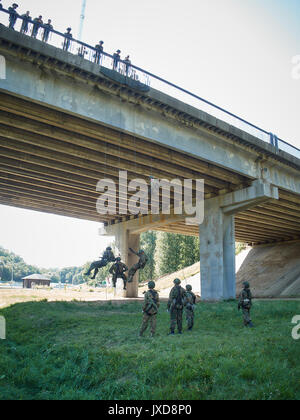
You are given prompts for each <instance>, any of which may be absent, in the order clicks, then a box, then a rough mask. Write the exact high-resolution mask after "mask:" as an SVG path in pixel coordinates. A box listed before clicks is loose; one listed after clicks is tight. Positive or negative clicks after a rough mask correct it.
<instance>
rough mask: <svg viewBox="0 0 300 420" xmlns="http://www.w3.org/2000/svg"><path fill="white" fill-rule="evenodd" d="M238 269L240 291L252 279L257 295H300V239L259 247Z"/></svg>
mask: <svg viewBox="0 0 300 420" xmlns="http://www.w3.org/2000/svg"><path fill="white" fill-rule="evenodd" d="M245 256H246V258H245V259H244V262H243V263H242V265H241V267H240V269H239V271H238V272H237V292H239V291H240V290H241V288H242V283H243V282H244V281H249V282H250V285H251V289H252V291H253V295H254V296H255V297H265V298H267V297H270V298H275V297H283V298H284V297H294V296H300V242H296V243H290V244H282V245H268V246H262V247H255V248H253V249H251V250H250V251H249V252H248V253H247V254H246V255H245Z"/></svg>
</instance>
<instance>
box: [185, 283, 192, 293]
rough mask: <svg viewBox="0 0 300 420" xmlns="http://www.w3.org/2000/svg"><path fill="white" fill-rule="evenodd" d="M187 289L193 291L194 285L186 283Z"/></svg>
mask: <svg viewBox="0 0 300 420" xmlns="http://www.w3.org/2000/svg"><path fill="white" fill-rule="evenodd" d="M186 290H187V291H188V292H191V291H192V290H193V288H192V286H191V285H190V284H187V285H186Z"/></svg>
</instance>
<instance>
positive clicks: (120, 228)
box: [114, 223, 140, 298]
mask: <svg viewBox="0 0 300 420" xmlns="http://www.w3.org/2000/svg"><path fill="white" fill-rule="evenodd" d="M114 234H115V241H116V247H117V249H118V251H119V253H120V255H121V258H122V261H123V262H124V263H125V264H126V265H127V266H128V268H129V269H130V267H132V266H133V265H134V264H135V263H137V262H138V257H137V256H136V255H134V254H132V253H131V252H130V251H129V248H132V249H134V250H135V251H138V250H139V248H140V235H139V234H135V235H133V234H131V233H130V232H129V230H128V229H127V228H126V224H123V223H120V224H118V225H116V229H115V231H114ZM138 279H139V273H136V275H135V276H134V278H133V282H132V283H127V291H126V294H125V295H126V297H128V298H136V297H138V284H139V283H138Z"/></svg>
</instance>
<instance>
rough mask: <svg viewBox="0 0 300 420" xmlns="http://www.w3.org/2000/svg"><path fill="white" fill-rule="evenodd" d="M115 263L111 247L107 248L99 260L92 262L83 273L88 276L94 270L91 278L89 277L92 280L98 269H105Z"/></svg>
mask: <svg viewBox="0 0 300 420" xmlns="http://www.w3.org/2000/svg"><path fill="white" fill-rule="evenodd" d="M115 261H116V258H115V256H114V253H113V252H112V249H111V247H110V246H109V247H107V248H106V250H105V251H104V253H103V255H102V258H101V260H99V261H95V262H93V263H92V264H91V266H90V268H89V269H88V271H87V272H86V273H85V275H86V276H89V275H90V274H91V272H92V271H93V270H95V271H94V275H93V277H91V279H93V280H94V279H95V278H96V276H97V274H98V271H99V269H100V268H103V267H106V266H107V264H108V263H110V262H115Z"/></svg>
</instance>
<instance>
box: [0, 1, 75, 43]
mask: <svg viewBox="0 0 300 420" xmlns="http://www.w3.org/2000/svg"><path fill="white" fill-rule="evenodd" d="M2 7H3V6H2V5H1V3H0V9H2ZM18 7H19V5H18V4H17V3H13V4H12V6H11V7H9V8H8V12H9V25H8V27H9V29H13V30H14V29H15V25H16V22H17V19H18V18H20V19H22V25H21V29H20V32H21V33H22V34H28V32H29V24H30V23H32V29H31V34H30V35H31V36H32V38H36V37H37V36H38V33H39V31H40V29H43V33H42V37H41V38H42V41H43V42H48V41H49V36H50V33H51V31H52V30H53V25H52V21H51V19H48V21H47V23H44V22H43V16H42V15H40V16H38V17H36V18H35V19H32V17H31V16H30V11H29V10H28V11H27V12H26V13H25V14H23V15H19V13H18V12H17V9H18ZM71 30H72V29H71V28H67V32H66V33H65V34H64V36H65V40H64V43H63V49H64V50H65V51H68V50H69V48H70V44H71V39H72V38H73V35H72V34H71Z"/></svg>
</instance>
